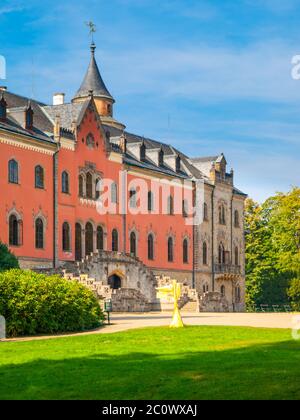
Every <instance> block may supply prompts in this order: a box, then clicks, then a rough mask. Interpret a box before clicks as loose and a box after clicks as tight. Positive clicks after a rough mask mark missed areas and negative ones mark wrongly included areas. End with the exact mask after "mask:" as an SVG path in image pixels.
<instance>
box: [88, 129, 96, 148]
mask: <svg viewBox="0 0 300 420" xmlns="http://www.w3.org/2000/svg"><path fill="white" fill-rule="evenodd" d="M86 145H87V147H88V148H89V149H94V147H95V138H94V136H93V134H92V133H89V134H88V135H87V137H86Z"/></svg>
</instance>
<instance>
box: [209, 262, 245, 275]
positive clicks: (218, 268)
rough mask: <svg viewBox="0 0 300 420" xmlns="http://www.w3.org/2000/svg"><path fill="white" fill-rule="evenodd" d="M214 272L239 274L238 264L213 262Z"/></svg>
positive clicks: (239, 267)
mask: <svg viewBox="0 0 300 420" xmlns="http://www.w3.org/2000/svg"><path fill="white" fill-rule="evenodd" d="M215 273H216V274H241V266H240V265H232V264H215Z"/></svg>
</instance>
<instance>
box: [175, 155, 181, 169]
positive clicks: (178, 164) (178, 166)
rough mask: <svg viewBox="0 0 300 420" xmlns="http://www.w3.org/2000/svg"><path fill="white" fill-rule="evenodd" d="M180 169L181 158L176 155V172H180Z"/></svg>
mask: <svg viewBox="0 0 300 420" xmlns="http://www.w3.org/2000/svg"><path fill="white" fill-rule="evenodd" d="M180 169H181V159H180V156H177V157H176V172H180Z"/></svg>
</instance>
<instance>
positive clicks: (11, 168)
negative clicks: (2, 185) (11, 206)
mask: <svg viewBox="0 0 300 420" xmlns="http://www.w3.org/2000/svg"><path fill="white" fill-rule="evenodd" d="M8 181H9V182H11V183H12V184H18V182H19V165H18V162H17V161H15V160H14V159H12V160H10V161H9V162H8Z"/></svg>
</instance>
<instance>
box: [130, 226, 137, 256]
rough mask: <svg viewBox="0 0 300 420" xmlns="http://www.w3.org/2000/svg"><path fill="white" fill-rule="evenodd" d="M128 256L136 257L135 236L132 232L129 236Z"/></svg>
mask: <svg viewBox="0 0 300 420" xmlns="http://www.w3.org/2000/svg"><path fill="white" fill-rule="evenodd" d="M130 254H131V255H133V256H135V257H136V234H135V233H134V232H131V234H130Z"/></svg>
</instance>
